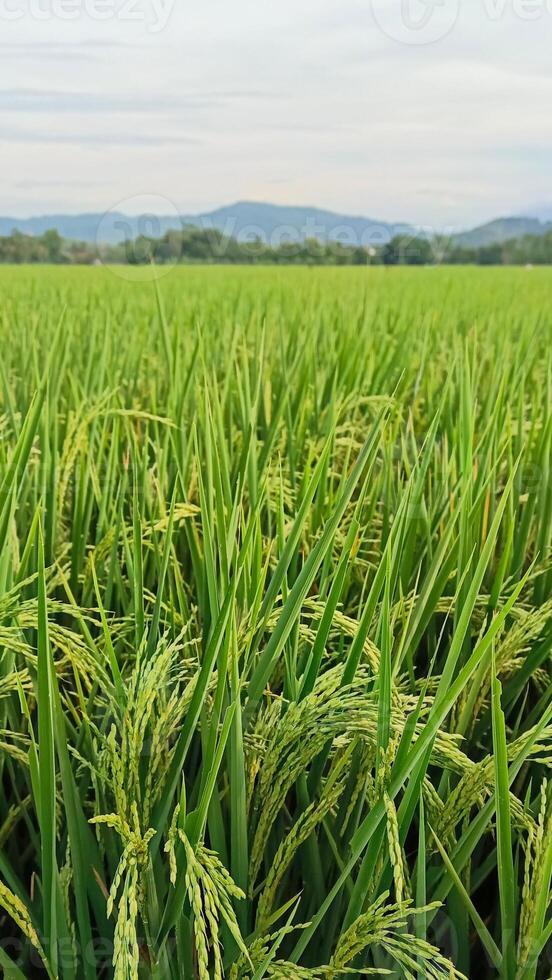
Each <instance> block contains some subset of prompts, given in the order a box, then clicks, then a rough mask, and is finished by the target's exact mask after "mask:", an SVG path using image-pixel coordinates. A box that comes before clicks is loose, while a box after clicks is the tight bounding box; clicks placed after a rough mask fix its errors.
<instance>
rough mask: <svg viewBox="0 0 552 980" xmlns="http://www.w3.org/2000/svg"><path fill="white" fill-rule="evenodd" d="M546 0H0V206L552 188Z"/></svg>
mask: <svg viewBox="0 0 552 980" xmlns="http://www.w3.org/2000/svg"><path fill="white" fill-rule="evenodd" d="M551 51H552V0H300V2H298V0H271V2H269V0H0V178H1V179H0V214H3V215H14V216H18V217H25V216H30V215H37V214H45V213H46V214H51V213H56V212H69V213H78V212H89V211H101V212H104V211H107V210H110V209H114V208H117V209H119V210H122V211H126V212H128V213H138V212H139V211H140V201H141V200H142V199H143V197H144V195H148V198H149V200H150V201H151V200H154V201H155V202H157V203H156V205H155V206H156V209H157V210H159V211H160V212H163V213H172V212H173V211H178V212H180V213H184V214H191V213H195V212H202V211H206V210H209V209H211V208H214V207H217V206H220V205H223V204H229V203H231V202H233V201H236V200H242V199H246V200H260V201H271V202H274V203H281V204H306V205H315V206H319V207H324V208H329V209H333V210H335V211H339V212H340V213H343V214H362V215H367V216H370V217H373V218H375V219H380V220H389V221H408V222H413V223H416V224H418V225H423V226H427V227H428V228H441V229H454V228H461V227H467V226H470V225H474V224H478V223H481V222H483V221H486V220H488V219H490V218H493V217H496V216H499V215H505V214H516V213H529V212H535V210H536V208H537V207H538V206H543V207H544V206H548V209H549V210H550V209H551V207H552V180H551V174H552V166H551V164H552V112H551V107H552V58H551V57H550V52H551Z"/></svg>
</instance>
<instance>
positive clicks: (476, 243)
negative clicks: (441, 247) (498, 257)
mask: <svg viewBox="0 0 552 980" xmlns="http://www.w3.org/2000/svg"><path fill="white" fill-rule="evenodd" d="M551 230H552V222H545V221H541V220H540V219H539V218H523V217H522V218H497V219H496V221H489V222H488V223H487V224H485V225H480V227H478V228H473V229H472V230H471V231H465V232H462V233H461V234H459V235H454V236H453V241H454V244H455V245H461V246H463V247H465V248H481V247H483V246H485V245H497V244H498V245H502V244H503V243H504V242H508V241H512V239H514V238H523V236H524V235H536V236H537V237H538V236H540V235H545V234H546V232H548V231H551Z"/></svg>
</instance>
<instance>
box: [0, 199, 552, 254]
mask: <svg viewBox="0 0 552 980" xmlns="http://www.w3.org/2000/svg"><path fill="white" fill-rule="evenodd" d="M535 213H537V216H536V217H525V216H518V217H509V218H498V219H497V220H495V221H490V222H488V223H487V224H484V225H481V226H479V227H477V228H473V229H471V230H469V231H463V232H460V233H459V234H456V235H452V236H451V242H452V243H453V244H455V245H459V246H463V247H466V248H470V247H471V248H480V247H482V246H485V245H494V244H500V243H502V242H505V241H508V240H510V239H512V238H521V237H522V236H523V235H544V234H545V233H546V232H547V231H551V230H552V208H550V207H548V208H546V207H544V206H543V207H542V208H539V209H538V211H537V210H536V212H535ZM184 225H191V226H194V227H197V228H202V229H216V230H217V231H220V232H222V233H223V234H225V235H227V236H229V237H232V238H237V239H238V240H241V241H243V240H251V239H252V238H254V237H258V238H261V239H262V240H263V241H265V242H270V243H271V244H273V245H278V244H281V243H283V242H285V241H297V240H302V239H304V238H318V239H320V240H321V241H341V242H342V243H343V244H345V245H347V244H348V245H365V246H367V247H370V246H376V247H377V246H378V245H381V244H385V243H386V242H388V241H389V240H390V239H391V238H392V237H393V236H394V235H399V234H405V235H416V234H418V235H420V237H424V238H427V237H428V235H427V232H426V231H424V232H420V231H418V232H417V231H416V229H415V228H414V227H413V226H412V225H408V224H400V223H398V224H393V223H390V222H387V221H377V220H376V219H374V218H365V217H362V216H360V215H346V214H338V213H337V212H335V211H327V210H324V209H323V208H311V207H300V206H297V207H293V206H290V205H281V204H265V203H262V202H257V201H237V202H236V203H235V204H230V205H227V206H225V207H221V208H217V209H216V210H214V211H207V212H205V213H203V214H195V215H194V214H190V215H180V216H178V215H176V214H175V215H152V216H147V215H145V216H142V217H136V216H132V215H126V214H123V213H122V212H119V211H108V212H107V213H106V214H99V213H97V214H96V213H92V214H50V215H43V216H41V217H36V218H9V217H7V218H3V217H0V236H1V235H10V234H11V233H12V231H14V230H17V231H21V232H23V233H24V234H27V235H42V234H43V233H44V232H45V231H48V230H49V229H50V228H56V229H57V230H58V232H59V233H60V235H61V236H62V238H68V239H74V240H77V241H82V242H87V243H92V244H93V243H97V244H106V245H115V244H117V243H120V242H122V241H124V240H125V239H127V240H128V239H132V238H136V236H137V235H139V234H145V235H148V236H150V237H152V238H160V237H161V236H162V235H164V234H165V232H167V231H170V230H173V229H177V230H180V229H182V227H183V226H184Z"/></svg>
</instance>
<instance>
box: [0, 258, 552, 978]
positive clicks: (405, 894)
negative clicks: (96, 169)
mask: <svg viewBox="0 0 552 980" xmlns="http://www.w3.org/2000/svg"><path fill="white" fill-rule="evenodd" d="M551 286H552V278H551V275H550V273H549V272H548V271H547V270H539V271H529V270H524V269H519V270H515V271H512V270H509V271H506V270H500V271H497V270H469V269H457V270H454V271H453V270H447V269H444V268H443V269H438V270H437V269H435V270H433V269H428V270H401V269H397V270H385V269H372V270H359V269H356V270H355V269H331V270H329V269H326V270H311V269H308V268H305V269H288V270H285V269H280V270H274V269H272V270H269V269H262V268H259V269H239V268H238V269H232V270H228V269H220V268H219V269H217V268H210V269H202V268H194V269H179V270H176V271H174V272H173V273H172V274H171V275H170V276H168V277H166V278H165V279H163V280H161V281H160V282H159V283H155V282H147V283H142V282H138V281H136V282H133V281H130V282H127V281H122V280H119V279H118V278H117V277H116V276H114V275H113V273H112V272H110V271H107V270H102V269H94V270H92V269H85V270H82V269H80V270H79V269H67V270H64V269H55V270H54V269H28V268H20V269H17V270H16V269H10V268H5V269H3V270H0V289H1V295H2V307H1V314H0V339H1V345H2V358H1V359H0V437H1V438H0V485H1V492H0V651H1V653H0V656H1V660H0V713H1V718H0V767H1V774H2V789H3V792H2V795H1V798H0V909H1V912H0V939H1V941H0V964H1V966H2V969H3V971H4V976H6V977H8V978H11V980H21V978H35V977H37V978H42V977H48V978H50V980H53V978H59V980H81V978H82V980H95V978H114V980H141V978H150V977H151V978H152V980H182V978H184V980H196V978H197V980H222V978H229V980H263V978H269V980H284V978H285V980H302V978H305V980H336V978H339V977H349V978H352V977H354V976H370V975H372V976H378V977H381V976H391V977H406V978H425V977H429V978H436V980H437V978H451V977H457V978H461V977H474V978H491V977H499V978H504V980H541V978H547V977H549V976H550V974H551V973H552V965H551V963H552V941H551V935H552V914H551V908H550V905H551V898H552V893H551V877H552V783H551V781H550V775H549V768H550V763H551V761H552V662H551V649H552V547H551V546H552V484H551V464H552V453H551V448H552V447H551V443H552V307H551V302H550V295H551V293H550V288H551Z"/></svg>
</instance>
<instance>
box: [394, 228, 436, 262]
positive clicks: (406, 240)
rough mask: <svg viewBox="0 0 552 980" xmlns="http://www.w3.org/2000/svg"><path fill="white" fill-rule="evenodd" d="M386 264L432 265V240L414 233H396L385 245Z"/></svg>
mask: <svg viewBox="0 0 552 980" xmlns="http://www.w3.org/2000/svg"><path fill="white" fill-rule="evenodd" d="M382 261H383V263H384V265H430V264H431V263H432V262H433V252H432V249H431V242H428V241H427V239H426V238H415V237H413V236H412V235H396V236H395V237H394V238H392V239H391V241H390V242H388V243H387V245H384V246H383V250H382Z"/></svg>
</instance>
